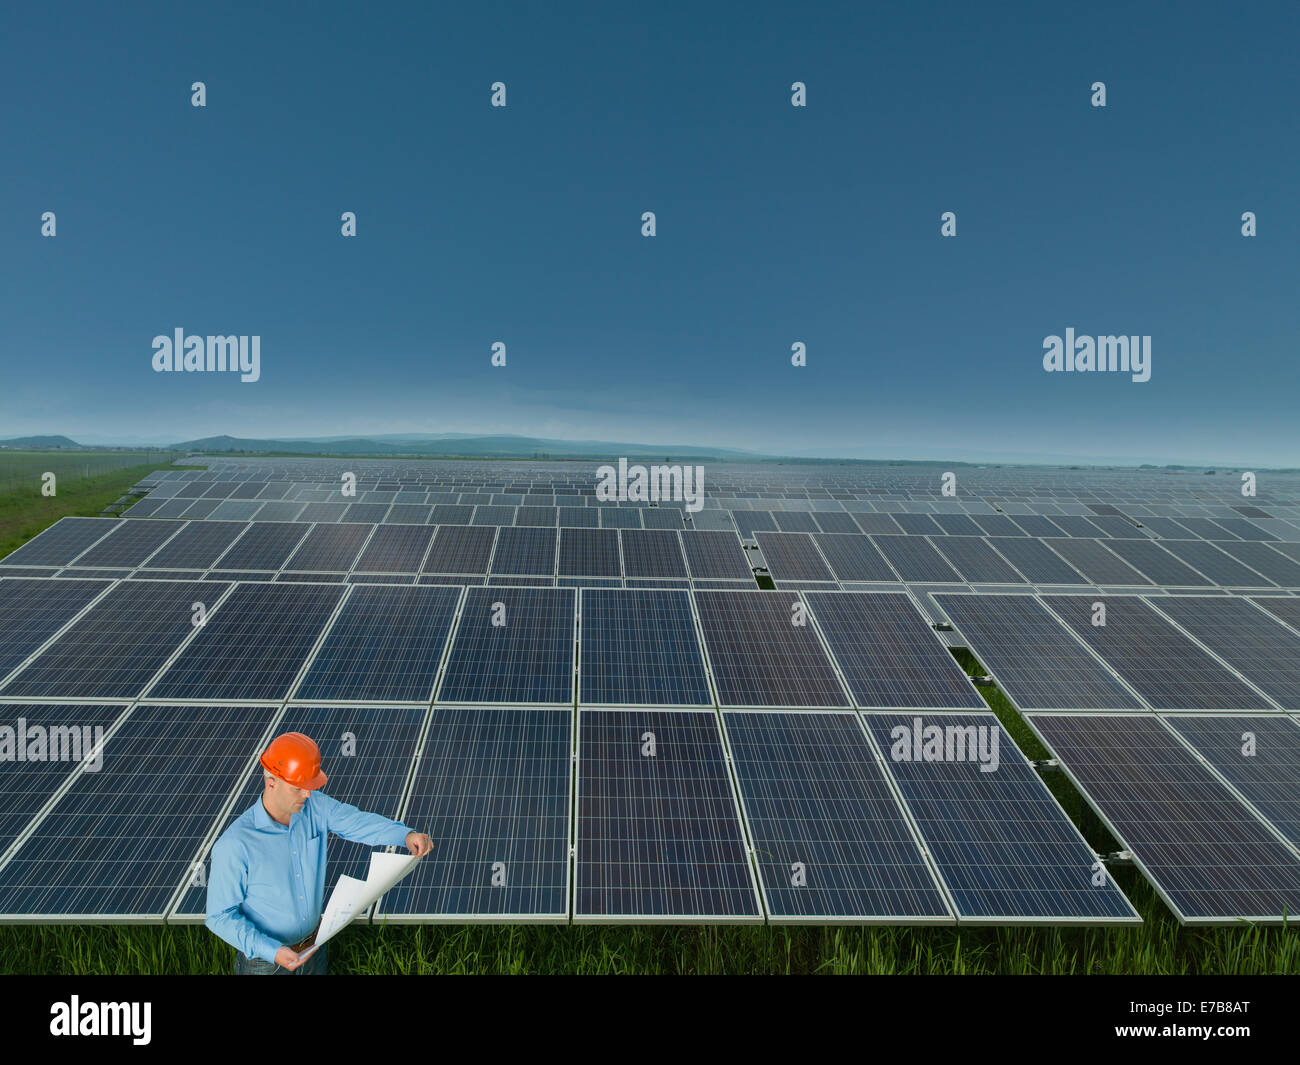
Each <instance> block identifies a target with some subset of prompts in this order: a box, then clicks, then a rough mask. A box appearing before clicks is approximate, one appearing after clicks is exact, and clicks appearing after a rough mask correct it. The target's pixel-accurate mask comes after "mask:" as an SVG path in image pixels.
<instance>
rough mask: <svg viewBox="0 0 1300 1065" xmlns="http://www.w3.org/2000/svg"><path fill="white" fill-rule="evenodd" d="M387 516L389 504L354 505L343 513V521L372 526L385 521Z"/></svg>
mask: <svg viewBox="0 0 1300 1065" xmlns="http://www.w3.org/2000/svg"><path fill="white" fill-rule="evenodd" d="M387 514H388V504H387V503H352V504H350V505H349V506H348V509H347V510H345V511H344V512H343V518H342V520H343V521H345V522H362V523H366V524H370V523H373V522H380V521H383V520H384V518H385V517H386V516H387Z"/></svg>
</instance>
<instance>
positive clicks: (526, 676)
mask: <svg viewBox="0 0 1300 1065" xmlns="http://www.w3.org/2000/svg"><path fill="white" fill-rule="evenodd" d="M576 595H577V593H576V592H575V591H574V590H573V589H569V588H516V587H493V586H491V585H489V586H487V587H479V588H469V589H468V590H467V591H466V593H465V601H464V605H463V607H462V609H461V617H460V620H459V622H458V623H457V626H456V633H455V636H454V637H453V640H452V647H451V654H450V657H449V658H448V660H447V668H446V671H445V673H444V674H443V678H442V682H441V684H440V685H439V689H438V693H437V699H438V701H439V702H441V703H444V704H449V705H450V704H455V705H460V704H466V703H529V704H547V705H554V704H572V703H573V685H574V641H575V632H574V628H575V620H576V612H575V610H576V599H575V597H576Z"/></svg>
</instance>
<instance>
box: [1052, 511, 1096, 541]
mask: <svg viewBox="0 0 1300 1065" xmlns="http://www.w3.org/2000/svg"><path fill="white" fill-rule="evenodd" d="M1052 522H1053V524H1056V525H1059V526H1060V527H1061V528H1062V529H1063V530H1064V531H1065V533H1066V535H1067V536H1077V537H1081V538H1083V539H1094V538H1096V537H1098V536H1105V535H1106V534H1105V533H1103V532H1102V531H1101V527H1100V526H1098V525H1094V524H1093V523H1092V521H1091V519H1089V518H1085V517H1082V516H1081V515H1078V514H1054V515H1053V516H1052Z"/></svg>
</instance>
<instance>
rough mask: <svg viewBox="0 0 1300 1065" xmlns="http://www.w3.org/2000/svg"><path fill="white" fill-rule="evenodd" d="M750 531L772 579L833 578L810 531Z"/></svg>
mask: <svg viewBox="0 0 1300 1065" xmlns="http://www.w3.org/2000/svg"><path fill="white" fill-rule="evenodd" d="M754 535H755V538H756V539H757V541H758V546H759V550H761V551H762V552H763V558H764V560H765V561H766V562H767V569H768V572H769V573H770V574H771V575H772V578H773V580H782V581H784V580H812V581H830V580H834V579H835V577H834V575H833V574H832V573H831V571H830V570H829V569H828V568H827V567H826V563H825V562H824V561H823V560H822V557H821V554H820V553H819V552H818V550H817V546H816V543H815V542H814V540H813V538H812V536H811V535H810V534H808V533H806V532H779V533H772V532H760V533H755V534H754Z"/></svg>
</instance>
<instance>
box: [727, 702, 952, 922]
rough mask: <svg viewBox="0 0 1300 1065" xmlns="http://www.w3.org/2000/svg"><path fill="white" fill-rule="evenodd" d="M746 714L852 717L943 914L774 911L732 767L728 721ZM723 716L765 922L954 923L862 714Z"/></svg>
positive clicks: (741, 786) (774, 712) (737, 712)
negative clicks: (943, 910)
mask: <svg viewBox="0 0 1300 1065" xmlns="http://www.w3.org/2000/svg"><path fill="white" fill-rule="evenodd" d="M745 715H754V716H760V715H773V716H790V717H799V718H803V719H807V720H813V719H815V718H819V717H825V716H833V717H848V718H852V719H853V722H854V724H855V725H856V726H857V730H858V734H859V735H860V736H861V738H862V741H863V743H864V745H865V746H866V747H867V749H868V750H869V751H870V752H871V756H872V761H871V762H870V763H868V764H870V765H873V766H874V767H875V769H876V771H877V772H878V773H879V774H880V778H881V783H882V784H883V785H884V787H885V788H886V790H887V791H888V792H889V794H890V797H891V798H892V799H893V801H894V805H895V808H896V809H897V812H898V819H899V821H901V822H902V823H903V824H904V825H906V826H907V830H908V835H909V836H910V837H911V840H912V843H913V845H914V846H915V847H916V850H917V856H918V857H919V858H920V862H919V863H918V865H919V866H920V867H921V868H924V869H925V870H926V872H927V873H928V874H929V876H930V880H931V883H932V886H933V887H934V890H935V894H936V895H937V896H938V897H939V900H940V901H941V902H942V903H943V905H944V908H945V910H946V911H947V912H946V913H945V914H943V915H939V914H936V915H933V916H926V915H903V916H900V915H898V914H848V913H840V914H834V913H831V914H776V913H774V912H773V907H772V902H771V898H770V895H769V892H768V885H767V880H766V879H765V878H764V876H763V868H762V864H761V863H760V862H759V861H758V858H757V853H758V850H759V847H760V845H761V843H760V841H759V838H758V835H757V834H756V832H755V830H754V827H753V824H754V815H752V814H751V812H750V810H749V805H748V804H747V802H746V800H745V787H744V783H743V781H742V780H741V777H740V773H739V771H738V770H737V769H736V767H735V756H734V754H733V753H732V749H733V744H732V740H731V735H730V732H729V731H728V729H729V725H728V721H729V720H732V719H733V718H737V717H742V716H745ZM719 716H720V717H721V719H722V731H723V737H724V741H725V743H726V752H727V759H728V761H729V762H730V763H731V772H732V776H733V780H734V789H735V793H736V797H737V800H738V802H739V803H740V811H741V817H742V819H743V824H744V828H745V833H746V838H747V839H748V840H749V841H750V848H751V864H752V865H753V866H754V868H755V876H756V879H757V881H758V885H759V890H760V892H761V895H762V902H763V912H764V914H765V915H766V917H767V923H768V924H773V925H798V924H806V925H886V926H899V927H902V926H904V925H908V926H911V925H941V926H942V925H946V926H951V925H954V924H956V923H957V920H956V917H955V916H954V914H955V911H954V909H953V903H952V898H951V897H950V895H949V894H948V891H947V888H946V886H945V885H944V883H943V881H942V880H941V879H940V878H939V876H938V873H937V871H936V870H935V868H934V862H933V860H932V859H931V857H930V855H929V853H928V851H927V850H926V848H925V845H924V844H923V843H922V842H921V839H920V837H919V835H918V834H917V830H916V825H915V823H914V822H913V820H912V817H911V813H910V811H909V810H908V809H907V808H906V806H904V804H903V802H902V796H901V795H899V793H898V788H897V784H896V783H895V781H894V780H893V778H892V777H891V775H890V774H889V773H888V772H887V771H886V770H885V769H884V768H883V767H882V766H881V765H880V755H879V751H878V749H877V747H876V745H875V744H874V743H873V742H872V739H871V736H870V735H869V734H868V732H867V730H866V728H865V727H864V725H863V722H862V716H861V715H860V714H859V713H858V712H857V711H855V710H817V711H811V712H810V711H799V710H792V709H790V708H789V707H784V708H782V709H780V710H733V709H727V710H723V711H721V712H720V715H719Z"/></svg>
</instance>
